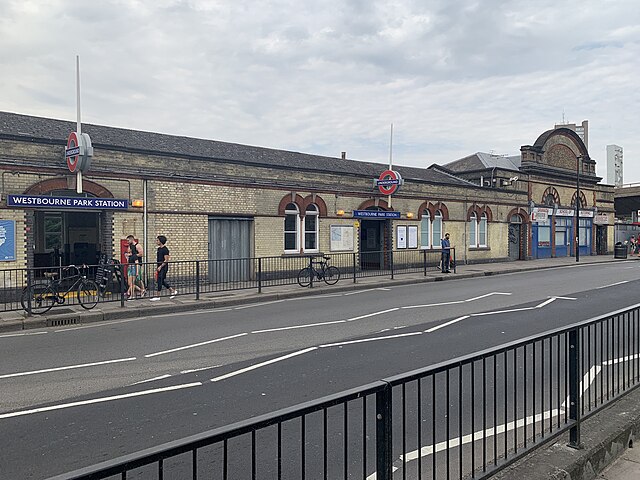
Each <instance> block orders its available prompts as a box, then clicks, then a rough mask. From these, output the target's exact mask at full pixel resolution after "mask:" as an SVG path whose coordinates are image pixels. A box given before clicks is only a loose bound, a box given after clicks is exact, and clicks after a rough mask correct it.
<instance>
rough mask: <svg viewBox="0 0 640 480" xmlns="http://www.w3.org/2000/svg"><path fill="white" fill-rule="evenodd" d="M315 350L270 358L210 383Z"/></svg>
mask: <svg viewBox="0 0 640 480" xmlns="http://www.w3.org/2000/svg"><path fill="white" fill-rule="evenodd" d="M317 349H318V347H310V348H305V349H304V350H298V351H297V352H293V353H290V354H288V355H284V356H282V357H278V358H272V359H271V360H267V361H266V362H261V363H256V364H255V365H251V366H249V367H246V368H242V369H240V370H236V371H235V372H230V373H227V374H225V375H220V376H219V377H216V378H212V379H211V381H212V382H219V381H220V380H226V379H227V378H231V377H235V376H236V375H241V374H243V373H246V372H250V371H251V370H255V369H257V368H260V367H264V366H266V365H271V364H272V363H276V362H281V361H282V360H286V359H288V358H292V357H296V356H298V355H303V354H305V353H309V352H312V351H313V350H317Z"/></svg>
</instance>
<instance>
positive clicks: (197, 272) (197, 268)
mask: <svg viewBox="0 0 640 480" xmlns="http://www.w3.org/2000/svg"><path fill="white" fill-rule="evenodd" d="M196 300H200V260H196Z"/></svg>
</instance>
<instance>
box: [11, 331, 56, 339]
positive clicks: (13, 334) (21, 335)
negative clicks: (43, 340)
mask: <svg viewBox="0 0 640 480" xmlns="http://www.w3.org/2000/svg"><path fill="white" fill-rule="evenodd" d="M45 333H49V332H33V333H7V334H6V335H0V338H8V337H28V336H30V335H44V334H45Z"/></svg>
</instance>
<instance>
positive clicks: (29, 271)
mask: <svg viewBox="0 0 640 480" xmlns="http://www.w3.org/2000/svg"><path fill="white" fill-rule="evenodd" d="M31 283H32V281H31V269H30V268H27V293H28V294H29V295H27V315H28V316H29V317H30V316H31V314H32V311H31Z"/></svg>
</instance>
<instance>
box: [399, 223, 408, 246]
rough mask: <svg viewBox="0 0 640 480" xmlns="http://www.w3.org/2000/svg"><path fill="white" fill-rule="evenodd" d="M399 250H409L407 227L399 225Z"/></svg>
mask: <svg viewBox="0 0 640 480" xmlns="http://www.w3.org/2000/svg"><path fill="white" fill-rule="evenodd" d="M398 248H407V226H406V225H398Z"/></svg>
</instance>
